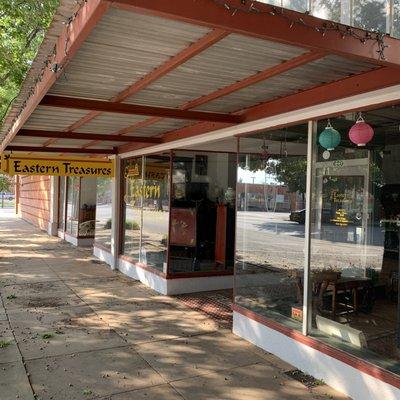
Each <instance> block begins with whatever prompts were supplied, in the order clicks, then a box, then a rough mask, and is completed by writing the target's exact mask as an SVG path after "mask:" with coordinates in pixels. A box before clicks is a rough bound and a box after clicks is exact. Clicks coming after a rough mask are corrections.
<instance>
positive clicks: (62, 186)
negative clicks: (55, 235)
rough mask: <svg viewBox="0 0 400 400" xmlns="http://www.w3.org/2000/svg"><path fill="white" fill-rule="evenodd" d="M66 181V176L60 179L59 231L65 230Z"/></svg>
mask: <svg viewBox="0 0 400 400" xmlns="http://www.w3.org/2000/svg"><path fill="white" fill-rule="evenodd" d="M65 180H66V178H65V177H64V176H61V177H59V194H58V229H59V230H61V231H64V229H65Z"/></svg>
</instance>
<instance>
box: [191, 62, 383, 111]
mask: <svg viewBox="0 0 400 400" xmlns="http://www.w3.org/2000/svg"><path fill="white" fill-rule="evenodd" d="M373 68H376V66H375V65H372V64H368V63H362V62H357V61H352V60H347V59H345V58H343V57H338V56H327V57H324V58H322V59H320V60H317V61H313V62H311V63H309V64H305V65H303V66H301V67H298V68H294V69H292V70H289V71H287V72H285V73H283V74H280V75H277V76H275V77H272V78H270V79H267V80H265V81H263V82H260V83H257V84H255V85H251V86H248V87H247V88H244V89H241V90H238V91H237V92H234V93H231V94H229V95H227V96H224V97H221V98H219V99H216V100H214V101H211V102H209V103H207V104H203V105H201V106H199V107H197V109H198V110H203V111H215V112H233V111H238V110H241V109H243V108H247V107H250V106H253V105H256V104H258V103H262V102H265V101H269V100H273V99H274V98H277V97H283V96H288V95H290V94H293V93H296V92H299V91H302V90H306V89H309V88H311V87H314V86H318V85H321V84H324V83H327V82H332V81H336V80H338V79H342V78H346V77H348V76H350V75H353V74H358V73H360V72H363V71H368V70H370V69H373Z"/></svg>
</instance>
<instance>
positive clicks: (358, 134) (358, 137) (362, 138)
mask: <svg viewBox="0 0 400 400" xmlns="http://www.w3.org/2000/svg"><path fill="white" fill-rule="evenodd" d="M373 137H374V130H373V129H372V126H371V125H368V124H367V123H366V122H365V121H364V119H363V118H362V116H361V115H360V116H359V117H358V119H357V121H356V123H355V124H354V125H353V126H352V127H351V128H350V130H349V138H350V140H351V141H352V142H353V143H354V144H356V145H357V146H359V147H362V146H365V145H366V144H367V143H368V142H369V141H371V139H372V138H373Z"/></svg>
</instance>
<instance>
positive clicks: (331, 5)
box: [311, 0, 341, 22]
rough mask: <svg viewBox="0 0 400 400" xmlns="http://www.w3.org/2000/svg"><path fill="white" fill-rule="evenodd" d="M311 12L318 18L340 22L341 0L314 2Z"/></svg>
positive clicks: (316, 0)
mask: <svg viewBox="0 0 400 400" xmlns="http://www.w3.org/2000/svg"><path fill="white" fill-rule="evenodd" d="M311 11H312V14H313V15H315V16H316V17H318V18H323V19H327V20H329V21H335V22H341V0H314V1H313V2H312V10H311Z"/></svg>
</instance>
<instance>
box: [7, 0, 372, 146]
mask: <svg viewBox="0 0 400 400" xmlns="http://www.w3.org/2000/svg"><path fill="white" fill-rule="evenodd" d="M72 3H74V5H75V2H74V1H73V0H63V1H62V4H63V5H62V7H61V8H60V9H59V10H58V11H57V17H56V18H58V20H57V21H58V24H56V28H55V27H53V28H52V29H51V30H50V31H51V33H50V39H51V40H50V39H49V38H46V40H47V41H46V40H45V42H44V43H45V45H44V46H43V45H42V47H41V49H40V52H39V56H40V57H39V58H38V59H37V60H35V62H34V68H33V69H34V70H33V71H30V73H29V75H28V78H29V79H30V80H29V79H28V81H27V82H28V83H24V87H23V89H22V94H23V95H25V97H24V96H22V95H21V96H22V97H21V96H20V98H19V100H18V101H17V102H16V105H15V106H14V107H13V109H12V111H11V113H10V117H9V118H13V117H15V116H16V115H17V113H18V104H22V102H21V103H18V102H19V101H20V100H21V101H22V100H23V99H25V98H26V96H27V93H28V92H29V91H30V89H31V87H32V86H34V85H33V83H32V82H33V78H35V77H36V76H37V73H38V71H40V68H39V67H41V66H42V65H43V61H44V59H45V57H44V54H45V55H46V56H47V54H48V53H50V51H49V52H47V53H46V49H47V50H48V47H49V46H50V44H52V45H54V43H55V40H56V39H57V36H58V34H59V33H60V32H61V27H62V24H61V22H60V21H61V20H63V19H65V17H64V16H62V15H61V14H60V10H61V11H62V10H64V9H63V7H64V6H68V7H69V8H70V9H72ZM68 7H67V8H68ZM64 8H65V7H64ZM64 12H65V14H64V15H66V16H69V15H71V12H67V9H65V10H64ZM57 21H56V22H57ZM60 24H61V26H59V25H60ZM208 32H210V30H209V29H207V28H205V27H201V26H196V25H192V24H187V23H183V22H178V21H173V20H170V19H164V18H161V17H153V16H148V15H141V14H136V13H134V12H128V11H125V10H120V9H115V8H110V9H109V10H108V11H107V13H106V14H105V15H104V16H103V17H102V19H101V20H100V22H99V23H98V25H97V26H96V27H95V28H94V30H93V31H92V33H91V34H90V35H89V37H88V38H87V39H86V41H85V42H84V43H83V44H82V46H81V48H80V49H79V51H78V52H77V54H76V55H75V57H74V58H73V59H72V60H71V61H70V63H69V64H68V65H67V67H66V69H65V71H64V73H63V74H62V75H61V76H60V78H59V79H58V81H57V82H56V83H55V84H54V85H53V87H52V88H51V89H50V91H49V93H51V94H56V95H64V96H73V97H74V96H75V97H84V98H95V99H100V100H101V99H103V100H109V99H111V98H112V97H114V96H116V95H117V94H118V93H120V92H121V91H122V90H124V89H126V88H127V87H128V86H130V85H131V84H132V83H134V82H136V81H138V80H140V79H141V78H143V77H144V76H146V75H147V74H148V73H149V72H151V71H153V70H154V69H155V68H157V67H159V66H160V65H162V64H163V63H165V62H166V61H168V60H169V59H170V58H171V57H172V56H174V55H176V54H178V53H179V52H180V51H182V50H183V49H185V48H187V47H188V46H189V45H190V44H192V43H194V42H196V41H197V40H198V39H200V38H201V37H203V36H204V35H206V34H207V33H208ZM52 35H53V36H52ZM306 51H308V50H305V49H303V48H300V47H293V46H289V45H284V44H280V43H275V42H270V41H266V40H262V39H257V38H254V37H247V36H243V35H239V34H230V35H229V36H227V37H225V38H224V39H222V40H221V41H219V42H217V43H215V44H214V45H212V46H211V47H209V48H207V49H206V50H204V51H203V52H202V53H200V54H198V55H196V56H195V57H193V58H191V59H189V60H188V61H186V62H185V63H183V64H182V65H180V66H179V67H178V68H176V69H175V70H173V71H170V72H169V73H168V74H166V75H165V76H163V77H162V78H160V79H159V80H157V81H155V82H153V83H152V84H151V85H149V86H148V87H146V88H144V89H142V90H141V91H139V92H138V93H136V94H135V95H134V96H131V97H130V98H129V99H128V100H126V102H130V103H139V104H145V105H151V106H162V107H176V108H179V107H182V106H183V105H184V104H185V103H187V102H188V101H192V100H194V99H197V98H200V97H202V96H205V95H207V94H209V93H212V92H214V91H216V90H218V89H221V88H223V87H226V86H229V85H231V84H233V83H235V82H238V81H241V80H243V79H245V78H247V77H249V76H252V75H254V74H256V73H258V72H260V71H264V70H266V69H268V68H271V67H274V66H276V65H279V64H280V63H282V62H284V61H287V60H290V59H293V58H295V57H296V56H299V55H300V54H303V53H305V52H306ZM373 68H376V66H375V65H372V64H368V63H362V62H357V61H352V60H347V59H345V58H343V57H338V56H327V57H325V58H323V59H320V60H318V61H314V62H312V63H309V64H306V65H303V66H301V67H298V68H295V69H292V70H290V71H288V72H286V73H283V74H281V75H278V76H275V77H272V78H270V79H268V80H266V81H263V82H261V83H257V84H255V85H252V86H250V87H247V88H244V89H241V90H239V91H237V92H235V93H232V94H230V95H227V96H224V97H221V98H219V99H216V100H214V101H212V102H210V103H208V104H205V105H202V106H199V107H198V109H199V110H205V111H215V112H233V111H237V110H241V109H243V108H247V107H250V106H253V105H256V104H258V103H260V102H265V101H269V100H272V99H274V98H278V97H282V96H287V95H290V94H292V93H296V92H298V91H302V90H305V89H308V88H311V87H314V86H317V85H320V84H323V83H326V82H331V81H335V80H338V79H342V78H344V77H347V76H349V75H352V74H358V73H360V72H363V71H367V70H370V69H373ZM34 72H36V75H35V74H34ZM29 84H30V85H29ZM87 114H88V111H84V110H74V109H60V108H49V107H43V106H39V107H38V108H37V109H36V110H35V111H34V112H33V114H32V115H31V117H30V118H29V119H28V121H27V122H26V124H25V126H24V128H27V129H39V130H46V129H47V130H60V131H63V130H66V129H67V128H68V127H69V126H71V125H72V124H73V123H74V122H76V121H78V120H79V119H81V118H82V117H83V116H85V115H87ZM147 118H149V117H146V116H135V115H133V116H128V115H122V114H113V113H102V114H101V115H100V116H98V117H96V118H94V119H93V120H91V121H90V122H88V123H86V124H85V125H83V126H82V127H81V128H79V129H77V130H76V132H89V133H99V134H112V133H114V132H117V131H119V130H121V129H125V128H127V127H129V126H131V125H133V124H135V123H137V122H140V121H143V120H146V119H147ZM7 121H8V123H7V124H6V125H5V126H4V127H3V130H2V131H1V132H2V134H3V135H4V133H5V132H6V131H7V130H8V129H9V127H10V126H11V125H10V121H11V120H10V119H8V120H7ZM192 123H194V121H193V122H192V121H187V120H179V119H161V120H158V121H157V122H156V123H154V124H152V125H149V126H144V127H142V128H139V129H137V130H135V131H133V132H132V135H142V136H156V135H160V134H163V133H166V132H170V131H173V130H175V129H179V128H181V127H184V126H188V125H191V124H192ZM0 139H1V137H0ZM44 142H46V139H45V138H44V139H43V140H42V139H41V138H38V140H36V139H34V138H28V137H26V138H24V139H23V140H20V138H18V139H15V141H14V143H24V144H27V143H32V144H33V145H34V144H36V145H40V144H43V143H44ZM86 143H88V142H85V143H83V144H86ZM120 144H121V142H101V143H100V145H98V144H96V148H101V147H103V148H105V149H108V148H110V147H113V146H117V145H120ZM81 145H82V141H81V140H77V141H73V140H67V139H59V140H56V141H55V143H54V144H52V145H51V146H52V147H60V146H63V147H70V146H71V147H77V146H81Z"/></svg>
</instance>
